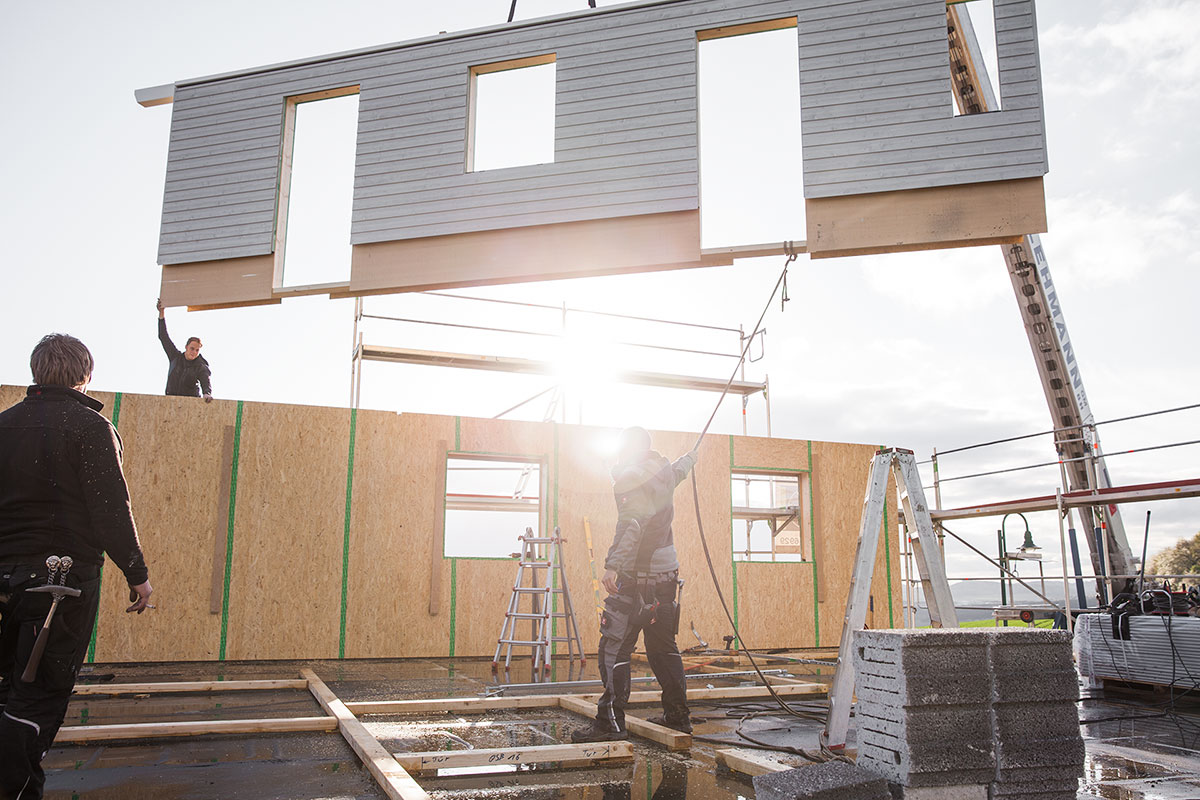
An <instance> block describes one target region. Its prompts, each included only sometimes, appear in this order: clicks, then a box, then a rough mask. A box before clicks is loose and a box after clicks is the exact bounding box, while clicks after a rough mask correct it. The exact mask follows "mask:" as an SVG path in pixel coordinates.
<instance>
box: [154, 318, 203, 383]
mask: <svg viewBox="0 0 1200 800" xmlns="http://www.w3.org/2000/svg"><path fill="white" fill-rule="evenodd" d="M158 341H160V342H162V348H163V352H164V353H166V354H167V358H168V359H169V360H170V361H171V368H170V370H168V372H167V394H169V395H176V396H178V397H200V396H201V394H203V395H204V396H208V395H210V394H212V380H211V376H212V371H211V370H210V369H209V367H208V362H207V361H205V360H204V356H202V355H197V356H196V357H195V358H193V359H192V360H191V361H189V360H188V357H187V356H185V355H184V354H183V353H182V352H180V351H179V349H178V348H177V347H175V343H174V342H172V341H171V337H170V336H168V335H167V321H166V320H165V319H163V318H162V317H159V319H158Z"/></svg>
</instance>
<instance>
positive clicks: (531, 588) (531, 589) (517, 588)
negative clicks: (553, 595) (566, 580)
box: [513, 586, 559, 593]
mask: <svg viewBox="0 0 1200 800" xmlns="http://www.w3.org/2000/svg"><path fill="white" fill-rule="evenodd" d="M513 591H514V592H543V593H544V592H549V591H556V592H557V591H559V590H558V589H554V590H551V589H550V587H548V586H514V587H513Z"/></svg>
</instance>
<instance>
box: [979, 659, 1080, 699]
mask: <svg viewBox="0 0 1200 800" xmlns="http://www.w3.org/2000/svg"><path fill="white" fill-rule="evenodd" d="M990 694H991V698H992V699H993V700H994V701H995V702H997V703H1006V702H1013V701H1017V702H1046V701H1051V702H1052V701H1059V700H1069V701H1071V702H1074V701H1076V700H1078V699H1079V676H1078V675H1077V674H1076V673H1075V669H1074V667H1072V668H1071V670H1070V671H1069V672H1066V671H1062V670H1054V671H1035V670H1032V669H1025V670H1024V671H1022V672H1020V673H1011V672H1010V673H1001V672H996V671H994V670H993V672H992V685H991V692H990Z"/></svg>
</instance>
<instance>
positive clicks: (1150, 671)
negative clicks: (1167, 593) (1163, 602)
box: [1075, 614, 1200, 688]
mask: <svg viewBox="0 0 1200 800" xmlns="http://www.w3.org/2000/svg"><path fill="white" fill-rule="evenodd" d="M1126 636H1127V637H1128V638H1123V637H1126ZM1075 647H1076V648H1077V649H1078V651H1079V671H1080V672H1081V673H1082V674H1083V676H1084V677H1085V678H1090V679H1092V680H1096V681H1099V680H1114V681H1121V682H1124V683H1148V684H1155V685H1159V686H1170V685H1172V684H1174V685H1175V686H1177V687H1183V688H1187V687H1191V686H1195V685H1196V682H1197V680H1198V679H1200V668H1197V666H1196V665H1197V664H1200V619H1197V618H1196V617H1184V616H1163V615H1159V614H1148V615H1142V616H1132V617H1126V618H1124V620H1123V621H1120V620H1119V621H1118V626H1117V636H1116V637H1114V635H1113V617H1112V615H1111V614H1080V615H1079V618H1078V619H1077V620H1076V621H1075Z"/></svg>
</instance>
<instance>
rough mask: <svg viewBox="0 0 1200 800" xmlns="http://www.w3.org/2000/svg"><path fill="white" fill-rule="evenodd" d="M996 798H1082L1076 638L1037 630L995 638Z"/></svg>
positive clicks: (996, 633) (1001, 632)
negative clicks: (1073, 640) (1075, 657)
mask: <svg viewBox="0 0 1200 800" xmlns="http://www.w3.org/2000/svg"><path fill="white" fill-rule="evenodd" d="M987 633H988V650H989V658H988V661H989V663H990V665H991V689H992V728H993V730H994V731H995V737H996V777H995V780H994V781H992V784H991V787H990V791H991V797H992V798H994V800H1075V796H1076V793H1077V792H1078V791H1079V788H1078V787H1079V778H1080V777H1081V776H1082V775H1083V772H1084V770H1083V762H1084V746H1083V737H1082V736H1081V735H1080V732H1079V711H1078V708H1077V706H1076V701H1078V700H1079V678H1078V676H1077V675H1076V672H1075V662H1074V659H1073V657H1072V649H1071V634H1069V633H1067V632H1066V631H1052V630H1039V629H1037V628H996V629H993V630H989V631H988V632H987Z"/></svg>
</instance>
